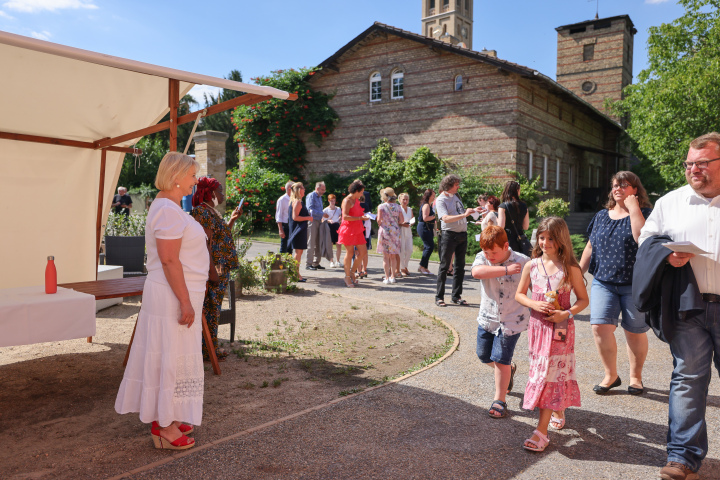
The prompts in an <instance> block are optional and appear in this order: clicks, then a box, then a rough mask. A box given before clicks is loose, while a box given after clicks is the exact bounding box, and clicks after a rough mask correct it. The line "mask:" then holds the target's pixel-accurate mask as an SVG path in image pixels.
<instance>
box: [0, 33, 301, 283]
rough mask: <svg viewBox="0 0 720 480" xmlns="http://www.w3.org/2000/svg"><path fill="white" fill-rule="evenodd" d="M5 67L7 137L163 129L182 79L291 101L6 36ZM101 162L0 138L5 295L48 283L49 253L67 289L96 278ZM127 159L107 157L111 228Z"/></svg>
mask: <svg viewBox="0 0 720 480" xmlns="http://www.w3.org/2000/svg"><path fill="white" fill-rule="evenodd" d="M0 65H2V72H3V73H2V77H0V132H4V133H12V134H23V135H33V136H41V137H52V138H59V139H63V140H75V141H82V142H94V141H98V140H101V139H103V138H108V137H109V138H114V137H118V136H120V135H123V134H127V133H130V132H134V131H136V130H140V129H143V128H145V127H149V126H151V125H154V124H156V123H157V122H158V121H160V119H162V117H163V116H165V115H166V114H167V113H168V111H169V107H168V88H169V87H168V85H169V79H175V80H179V81H180V97H182V96H183V95H184V94H186V93H187V92H188V91H189V90H190V89H191V88H192V87H193V86H194V85H195V84H204V85H212V86H216V87H221V88H226V89H231V90H237V91H242V92H247V93H256V94H260V95H270V96H273V97H276V98H283V99H287V98H288V96H289V94H288V93H287V92H283V91H281V90H277V89H275V88H270V87H262V86H257V85H249V84H245V83H241V82H234V81H232V80H225V79H221V78H215V77H209V76H206V75H199V74H195V73H190V72H184V71H181V70H175V69H171V68H165V67H159V66H156V65H150V64H147V63H142V62H137V61H134V60H127V59H124V58H119V57H113V56H110V55H103V54H100V53H95V52H90V51H87V50H81V49H77V48H72V47H67V46H64V45H58V44H54V43H50V42H45V41H42V40H36V39H33V38H28V37H22V36H19V35H14V34H11V33H7V32H2V31H0ZM129 144H130V141H129V142H126V143H125V144H124V145H125V146H127V145H129ZM121 145H123V144H121ZM182 147H184V146H179V148H182ZM100 155H101V153H100V151H99V150H92V149H86V148H76V147H67V146H59V145H47V144H40V143H31V142H23V141H15V140H5V139H0V168H2V179H3V186H2V187H0V288H9V287H20V286H28V285H40V284H42V283H43V281H44V269H45V264H46V257H47V256H48V255H54V256H55V263H56V265H57V270H58V281H59V282H60V283H66V282H79V281H88V280H94V279H95V257H96V252H95V226H96V217H97V205H98V191H99V175H100ZM123 158H124V154H123V153H117V152H108V153H107V163H106V175H105V191H104V195H103V197H104V200H103V206H104V208H103V210H104V212H103V223H104V221H105V219H106V218H107V212H108V211H109V205H110V203H111V200H112V197H113V194H114V191H113V190H114V188H115V185H116V183H117V180H118V177H119V175H120V169H121V166H122V161H123Z"/></svg>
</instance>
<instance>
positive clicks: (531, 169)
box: [528, 150, 533, 180]
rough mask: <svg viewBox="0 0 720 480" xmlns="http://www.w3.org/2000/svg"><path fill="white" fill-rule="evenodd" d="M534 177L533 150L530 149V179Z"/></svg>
mask: <svg viewBox="0 0 720 480" xmlns="http://www.w3.org/2000/svg"><path fill="white" fill-rule="evenodd" d="M532 178H533V151H532V150H528V180H532Z"/></svg>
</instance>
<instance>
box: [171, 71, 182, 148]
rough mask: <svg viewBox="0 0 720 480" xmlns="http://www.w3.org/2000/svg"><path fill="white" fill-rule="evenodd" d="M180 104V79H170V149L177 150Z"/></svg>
mask: <svg viewBox="0 0 720 480" xmlns="http://www.w3.org/2000/svg"><path fill="white" fill-rule="evenodd" d="M179 104H180V81H178V80H175V79H172V78H171V79H169V80H168V105H169V106H170V151H171V152H177V127H178V121H177V119H178V106H179Z"/></svg>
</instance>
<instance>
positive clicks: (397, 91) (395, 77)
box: [390, 70, 405, 99]
mask: <svg viewBox="0 0 720 480" xmlns="http://www.w3.org/2000/svg"><path fill="white" fill-rule="evenodd" d="M391 80H392V95H391V97H390V98H394V99H397V98H403V97H404V94H405V74H404V73H403V71H402V70H395V71H394V72H393V73H392V76H391Z"/></svg>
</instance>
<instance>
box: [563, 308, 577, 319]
mask: <svg viewBox="0 0 720 480" xmlns="http://www.w3.org/2000/svg"><path fill="white" fill-rule="evenodd" d="M565 311H566V312H568V315H570V316H569V317H568V320H570V319H572V318H575V315H573V313H572V312H571V311H570V310H565Z"/></svg>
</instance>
